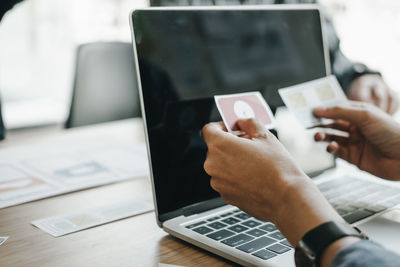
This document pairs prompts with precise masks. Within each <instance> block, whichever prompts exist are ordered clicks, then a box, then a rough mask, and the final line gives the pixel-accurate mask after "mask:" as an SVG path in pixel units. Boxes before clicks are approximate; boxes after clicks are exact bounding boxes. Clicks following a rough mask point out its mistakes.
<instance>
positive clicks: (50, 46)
mask: <svg viewBox="0 0 400 267" xmlns="http://www.w3.org/2000/svg"><path fill="white" fill-rule="evenodd" d="M144 6H147V0H26V1H24V2H22V3H21V4H18V5H16V6H15V7H14V9H12V10H11V11H9V12H8V13H7V14H6V15H5V16H4V18H3V21H2V23H1V25H0V40H1V42H0V90H1V95H2V103H3V112H4V117H5V122H6V124H7V127H8V128H15V127H22V126H29V125H35V124H46V123H54V122H63V121H64V120H65V118H66V116H67V115H68V111H69V104H70V98H71V91H72V83H73V75H74V67H75V65H74V63H75V62H74V61H75V55H76V48H77V46H78V45H79V44H81V43H86V42H94V41H127V42H130V39H131V37H130V28H129V19H128V17H129V12H130V10H132V9H133V8H138V7H144Z"/></svg>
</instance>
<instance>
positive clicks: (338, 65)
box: [325, 15, 379, 92]
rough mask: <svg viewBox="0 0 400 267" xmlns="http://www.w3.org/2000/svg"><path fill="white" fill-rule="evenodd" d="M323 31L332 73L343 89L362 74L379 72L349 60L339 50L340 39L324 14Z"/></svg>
mask: <svg viewBox="0 0 400 267" xmlns="http://www.w3.org/2000/svg"><path fill="white" fill-rule="evenodd" d="M325 33H326V38H327V42H328V46H329V56H330V60H331V69H332V73H333V74H334V75H336V77H337V78H338V80H339V83H340V85H341V86H342V87H343V89H344V91H345V92H347V91H348V90H349V87H350V84H351V82H352V81H353V80H354V79H355V78H357V77H359V76H361V75H363V74H379V72H377V71H374V70H371V69H369V68H368V67H367V66H366V65H364V64H362V63H357V62H352V61H350V60H349V59H348V58H347V57H346V56H345V55H344V54H343V52H342V51H341V50H340V40H339V37H338V36H337V33H336V30H335V28H334V27H333V24H332V21H331V20H330V18H329V17H328V16H327V15H325Z"/></svg>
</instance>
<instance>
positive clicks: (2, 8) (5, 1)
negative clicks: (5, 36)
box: [0, 0, 23, 21]
mask: <svg viewBox="0 0 400 267" xmlns="http://www.w3.org/2000/svg"><path fill="white" fill-rule="evenodd" d="M21 1H23V0H1V3H0V21H1V19H2V18H3V16H4V14H5V13H6V12H7V11H8V10H10V9H11V8H13V6H14V5H15V4H17V3H19V2H21Z"/></svg>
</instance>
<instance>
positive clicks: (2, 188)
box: [0, 136, 149, 208]
mask: <svg viewBox="0 0 400 267" xmlns="http://www.w3.org/2000/svg"><path fill="white" fill-rule="evenodd" d="M148 173H149V168H148V162H147V154H146V148H145V145H144V144H134V143H129V142H120V141H118V140H116V139H115V138H114V137H99V136H97V137H96V138H90V139H89V138H85V139H77V138H75V139H71V138H69V139H66V140H59V141H54V142H48V143H42V144H35V145H30V146H21V147H18V148H9V149H4V150H1V151H0V208H4V207H9V206H13V205H17V204H21V203H25V202H28V201H32V200H37V199H41V198H45V197H49V196H55V195H58V194H63V193H66V192H71V191H76V190H81V189H84V188H89V187H94V186H99V185H104V184H108V183H112V182H117V181H122V180H126V179H131V178H135V177H143V176H145V175H148Z"/></svg>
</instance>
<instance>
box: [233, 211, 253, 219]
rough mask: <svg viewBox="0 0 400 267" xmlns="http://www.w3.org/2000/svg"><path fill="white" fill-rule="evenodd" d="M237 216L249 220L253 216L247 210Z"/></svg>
mask: <svg viewBox="0 0 400 267" xmlns="http://www.w3.org/2000/svg"><path fill="white" fill-rule="evenodd" d="M235 217H236V218H239V219H242V220H247V219H249V218H251V216H250V215H249V214H247V213H245V212H242V213H239V214H236V215H235Z"/></svg>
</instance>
